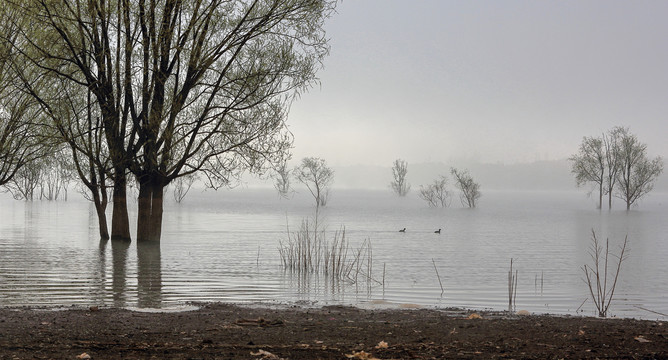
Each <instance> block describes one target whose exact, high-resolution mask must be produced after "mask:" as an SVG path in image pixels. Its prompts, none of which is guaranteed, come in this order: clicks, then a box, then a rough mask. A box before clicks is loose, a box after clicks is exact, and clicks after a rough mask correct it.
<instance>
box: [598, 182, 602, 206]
mask: <svg viewBox="0 0 668 360" xmlns="http://www.w3.org/2000/svg"><path fill="white" fill-rule="evenodd" d="M598 208H599V209H603V180H601V182H600V183H599V184H598Z"/></svg>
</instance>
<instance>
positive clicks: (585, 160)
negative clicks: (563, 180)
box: [569, 137, 613, 209]
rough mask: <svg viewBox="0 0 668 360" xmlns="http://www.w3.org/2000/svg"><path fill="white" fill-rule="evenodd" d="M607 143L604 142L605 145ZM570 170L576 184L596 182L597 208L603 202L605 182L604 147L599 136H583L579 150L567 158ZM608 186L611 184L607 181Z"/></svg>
mask: <svg viewBox="0 0 668 360" xmlns="http://www.w3.org/2000/svg"><path fill="white" fill-rule="evenodd" d="M607 145H608V143H606V146H607ZM569 160H570V161H571V163H572V164H571V172H572V173H573V174H574V175H575V182H576V184H577V186H582V185H585V184H588V183H594V184H596V186H597V188H598V208H599V209H600V208H601V205H602V204H603V185H604V182H605V169H606V147H605V146H604V140H603V139H601V138H594V137H584V138H583V139H582V143H581V144H580V151H579V152H578V153H577V154H575V155H573V156H571V157H570V158H569ZM609 184H610V186H612V185H613V183H612V182H609Z"/></svg>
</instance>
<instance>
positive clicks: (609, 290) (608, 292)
mask: <svg viewBox="0 0 668 360" xmlns="http://www.w3.org/2000/svg"><path fill="white" fill-rule="evenodd" d="M627 240H628V236H625V237H624V243H623V244H622V247H621V250H620V252H619V256H615V255H612V256H613V257H616V258H617V267H616V269H615V272H614V274H613V273H609V272H608V258H609V256H610V255H611V254H610V248H609V242H610V241H609V239H605V251H604V249H603V246H602V245H600V244H599V242H598V239H597V238H596V232H594V230H593V229H592V231H591V242H592V244H591V247H590V249H589V255H590V256H591V259H592V261H593V262H594V264H593V266H587V265H586V264H585V265H584V266H583V267H582V271H584V273H585V277H586V282H587V286H588V287H589V294H590V295H591V299H592V300H593V301H594V305H596V310H598V316H599V317H603V318H604V317H607V315H608V308H609V307H610V303H611V302H612V299H613V297H614V295H615V288H616V287H617V279H618V278H619V271H620V270H621V266H622V261H624V260H625V259H626V255H625V253H626V243H627ZM608 275H610V277H611V278H613V279H612V280H613V281H612V285H610V287H608V285H609V284H608Z"/></svg>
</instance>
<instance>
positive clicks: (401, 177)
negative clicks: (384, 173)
mask: <svg viewBox="0 0 668 360" xmlns="http://www.w3.org/2000/svg"><path fill="white" fill-rule="evenodd" d="M406 174H408V162H406V161H405V160H401V159H397V160H394V165H393V166H392V178H393V180H392V182H391V183H390V188H392V191H394V193H395V194H397V195H399V196H406V194H408V192H409V191H410V189H411V184H409V183H408V182H407V181H406Z"/></svg>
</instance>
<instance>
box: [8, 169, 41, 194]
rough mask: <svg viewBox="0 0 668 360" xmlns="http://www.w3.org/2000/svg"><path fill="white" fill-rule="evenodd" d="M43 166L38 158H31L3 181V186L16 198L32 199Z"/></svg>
mask: <svg viewBox="0 0 668 360" xmlns="http://www.w3.org/2000/svg"><path fill="white" fill-rule="evenodd" d="M43 169H44V167H43V164H42V163H41V161H40V160H33V161H30V162H28V163H27V164H24V165H23V166H21V167H20V168H18V170H16V172H15V173H14V175H13V176H12V178H11V179H10V180H9V181H8V182H7V183H5V185H4V186H5V188H6V189H7V190H8V191H9V193H10V194H12V196H13V197H14V199H16V200H25V201H33V200H34V199H35V191H36V190H37V188H38V187H39V184H40V183H41V182H42V171H43Z"/></svg>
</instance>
